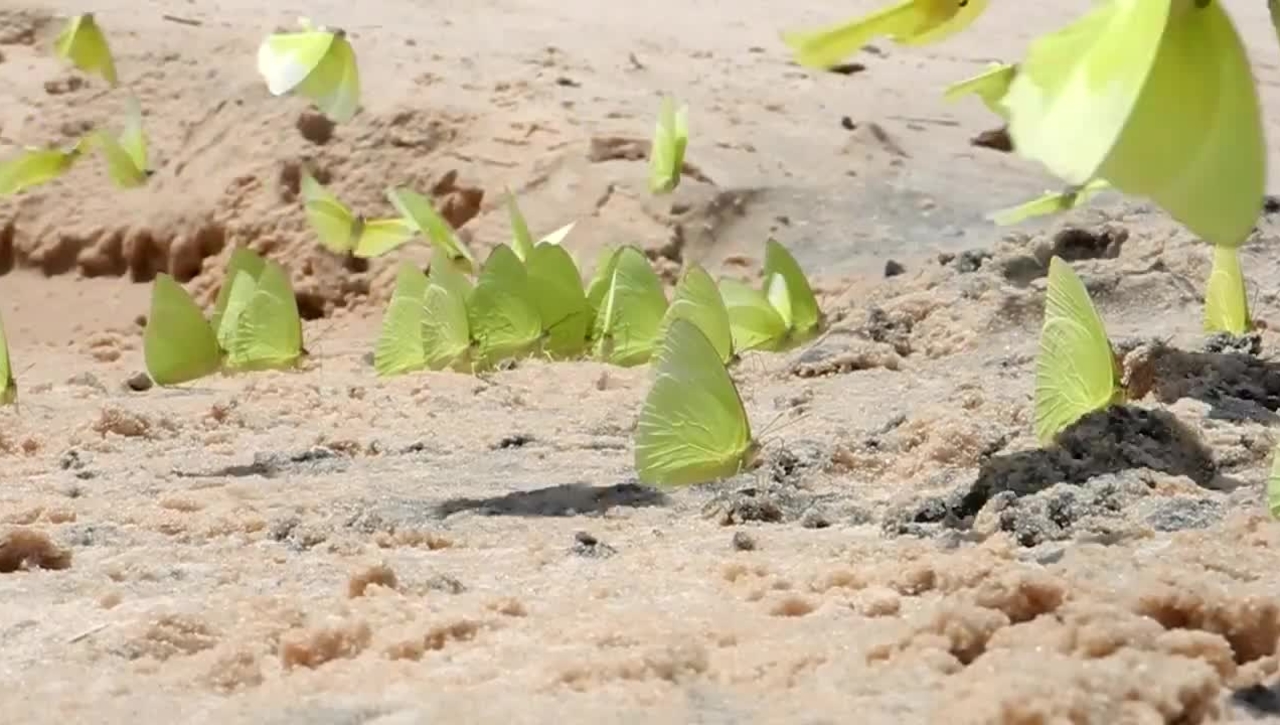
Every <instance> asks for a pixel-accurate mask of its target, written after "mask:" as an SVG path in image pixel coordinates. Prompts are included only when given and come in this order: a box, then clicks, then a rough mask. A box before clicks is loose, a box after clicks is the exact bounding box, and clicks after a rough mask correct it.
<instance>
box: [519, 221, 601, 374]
mask: <svg viewBox="0 0 1280 725" xmlns="http://www.w3.org/2000/svg"><path fill="white" fill-rule="evenodd" d="M525 267H526V269H527V270H528V275H529V287H530V289H532V290H533V292H534V294H533V301H534V305H535V306H536V307H537V309H538V316H539V317H540V318H541V319H542V329H543V331H544V333H545V335H546V337H545V339H544V340H543V349H544V350H546V351H547V352H548V353H549V354H550V355H551V356H552V357H556V358H569V357H574V356H576V355H579V354H581V353H582V351H583V349H584V348H585V347H586V344H587V331H588V328H589V327H590V326H591V317H590V314H589V310H588V308H587V295H586V292H585V291H584V290H583V288H582V276H581V274H580V273H579V272H578V265H576V264H574V263H573V257H571V256H569V253H568V252H567V251H565V249H564V247H561V246H558V245H555V244H538V245H537V246H534V247H532V248H530V250H529V258H528V259H526V260H525Z"/></svg>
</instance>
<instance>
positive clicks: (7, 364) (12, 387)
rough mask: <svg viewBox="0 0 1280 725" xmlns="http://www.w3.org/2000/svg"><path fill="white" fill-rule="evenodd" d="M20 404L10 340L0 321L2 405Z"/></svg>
mask: <svg viewBox="0 0 1280 725" xmlns="http://www.w3.org/2000/svg"><path fill="white" fill-rule="evenodd" d="M16 402H18V382H17V381H16V380H14V379H13V362H12V361H11V360H10V359H9V339H8V338H7V337H6V336H5V334H4V320H0V405H13V404H14V403H16Z"/></svg>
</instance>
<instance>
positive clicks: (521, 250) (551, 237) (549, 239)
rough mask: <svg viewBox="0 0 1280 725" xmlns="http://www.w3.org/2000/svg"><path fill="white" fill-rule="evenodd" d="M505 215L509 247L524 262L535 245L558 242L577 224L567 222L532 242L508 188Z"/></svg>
mask: <svg viewBox="0 0 1280 725" xmlns="http://www.w3.org/2000/svg"><path fill="white" fill-rule="evenodd" d="M507 216H508V217H509V218H510V219H511V248H512V249H513V250H515V253H516V256H517V257H519V258H520V261H521V262H526V263H527V262H528V261H529V257H530V255H532V253H533V248H534V247H535V246H537V245H539V244H552V245H555V244H560V243H562V242H563V241H564V240H565V237H567V236H569V232H571V231H573V228H574V226H576V225H577V222H569V223H568V224H565V225H564V226H562V227H560V228H559V229H556V230H555V231H553V232H551V233H550V234H548V235H546V236H545V237H543V238H541V239H539V240H538V241H537V242H534V240H533V234H532V233H531V232H530V231H529V224H528V222H526V221H525V218H524V214H522V213H520V205H519V204H517V203H516V196H515V194H512V193H511V191H510V190H508V191H507ZM576 268H577V267H576V265H575V269H576ZM579 283H581V282H579Z"/></svg>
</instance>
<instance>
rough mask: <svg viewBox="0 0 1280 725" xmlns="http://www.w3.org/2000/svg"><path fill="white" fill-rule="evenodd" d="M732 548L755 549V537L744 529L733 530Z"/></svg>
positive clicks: (740, 549)
mask: <svg viewBox="0 0 1280 725" xmlns="http://www.w3.org/2000/svg"><path fill="white" fill-rule="evenodd" d="M733 548H734V549H735V550H737V551H755V550H756V540H755V537H753V536H752V535H751V534H748V533H747V532H745V531H735V532H733Z"/></svg>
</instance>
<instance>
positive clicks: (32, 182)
mask: <svg viewBox="0 0 1280 725" xmlns="http://www.w3.org/2000/svg"><path fill="white" fill-rule="evenodd" d="M84 149H85V141H83V140H81V141H80V142H79V143H77V144H76V145H75V146H73V147H71V148H70V149H66V150H63V149H56V148H34V147H33V148H25V149H23V150H22V151H20V152H19V153H18V154H17V155H16V156H14V157H13V158H11V159H8V160H6V161H4V162H0V196H7V195H9V194H17V193H20V192H22V191H25V190H26V189H30V188H31V187H33V186H39V185H40V184H45V183H48V182H50V181H53V180H54V179H56V178H58V177H59V176H62V175H63V174H65V173H67V171H69V170H70V169H71V167H72V166H73V165H74V164H75V162H76V161H78V160H79V159H80V157H81V155H83V153H84Z"/></svg>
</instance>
